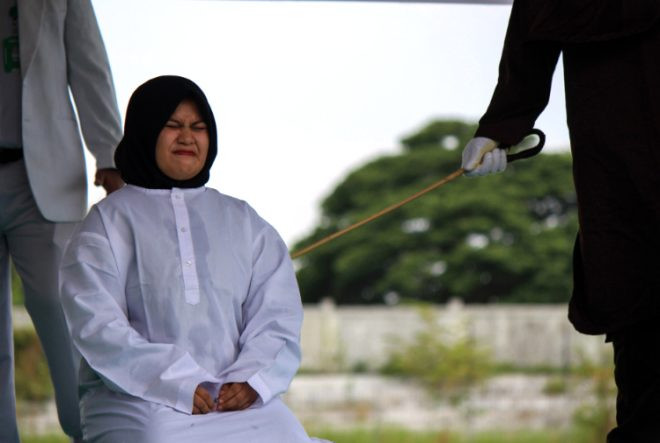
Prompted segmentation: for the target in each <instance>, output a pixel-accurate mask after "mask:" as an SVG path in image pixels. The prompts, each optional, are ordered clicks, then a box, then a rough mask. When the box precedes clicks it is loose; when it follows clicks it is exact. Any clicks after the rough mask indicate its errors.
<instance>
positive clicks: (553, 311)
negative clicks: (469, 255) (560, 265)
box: [13, 302, 611, 371]
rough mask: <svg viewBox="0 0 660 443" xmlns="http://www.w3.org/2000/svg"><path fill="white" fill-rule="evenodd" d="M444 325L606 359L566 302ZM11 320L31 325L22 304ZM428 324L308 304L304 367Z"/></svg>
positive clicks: (525, 347) (508, 359) (455, 314)
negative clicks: (579, 327) (570, 318)
mask: <svg viewBox="0 0 660 443" xmlns="http://www.w3.org/2000/svg"><path fill="white" fill-rule="evenodd" d="M432 310H433V312H434V316H435V318H436V320H437V322H438V324H439V325H440V326H441V327H444V328H447V329H450V330H459V331H462V332H463V333H466V334H469V336H470V337H473V338H474V339H475V340H476V342H477V343H478V344H479V345H480V346H482V347H484V348H486V349H487V350H489V351H490V353H491V356H492V357H493V359H494V360H495V361H496V362H498V363H510V364H511V365H514V366H518V367H526V366H527V367H531V366H548V367H554V368H562V367H567V366H571V365H575V364H579V363H580V362H581V361H583V360H584V359H585V358H587V359H589V360H591V361H599V362H601V361H603V360H604V359H609V358H610V354H611V346H610V345H609V344H605V343H604V337H603V336H586V335H582V334H579V333H578V332H576V331H575V330H574V329H573V327H572V326H571V324H570V323H569V322H568V320H567V318H566V312H567V311H566V310H567V308H566V306H565V305H462V304H461V303H458V302H453V303H450V304H449V305H438V306H436V307H433V308H432ZM13 319H14V326H15V327H25V326H31V324H30V321H29V317H28V316H27V314H26V313H25V310H24V309H22V308H17V309H15V310H14V317H13ZM423 327H424V322H423V321H422V317H421V308H418V307H413V306H396V307H387V306H349V307H344V306H334V305H333V304H332V303H331V302H324V303H321V304H319V305H307V306H305V320H304V323H303V329H302V350H303V361H302V369H303V370H312V371H338V370H347V369H353V368H355V367H357V366H362V367H366V368H369V369H378V368H379V367H381V366H382V365H383V364H384V363H385V362H386V361H387V359H388V357H389V355H390V354H391V352H392V350H393V349H395V347H396V346H397V345H398V344H402V343H406V342H409V341H411V340H412V339H413V338H414V337H415V334H416V333H417V332H418V331H420V329H421V328H423Z"/></svg>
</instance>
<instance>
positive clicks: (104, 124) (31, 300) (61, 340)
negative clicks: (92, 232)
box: [0, 0, 123, 443]
mask: <svg viewBox="0 0 660 443" xmlns="http://www.w3.org/2000/svg"><path fill="white" fill-rule="evenodd" d="M0 39H2V50H3V66H2V69H0V94H1V96H2V99H1V100H0V286H1V288H0V441H1V442H3V443H15V442H18V441H19V437H18V429H17V425H16V412H15V394H14V373H13V364H14V362H13V340H12V322H11V293H10V292H11V291H10V288H11V286H10V257H11V260H12V261H13V263H14V265H15V267H16V270H17V271H18V274H19V276H20V277H21V280H22V283H23V288H24V293H25V305H26V308H27V310H28V313H29V314H30V316H31V317H32V321H33V323H34V325H35V327H36V330H37V333H38V335H39V338H40V340H41V343H42V346H43V349H44V351H45V354H46V357H47V360H48V365H49V368H50V372H51V377H52V380H53V385H54V387H55V398H56V401H57V409H58V414H59V419H60V424H61V426H62V428H63V430H64V431H65V432H66V433H67V434H68V435H70V436H72V437H74V438H78V437H80V435H81V431H80V419H79V413H78V408H77V405H78V398H77V392H76V388H77V374H76V368H75V366H76V363H75V362H74V358H73V355H72V351H71V349H72V348H71V341H70V338H69V335H68V332H67V328H66V322H65V320H64V316H63V314H62V311H61V307H60V303H59V298H58V281H57V269H58V267H59V260H60V258H61V254H62V250H63V247H64V245H65V243H66V241H67V240H68V237H69V235H70V233H71V232H72V230H73V227H74V226H75V223H76V222H78V221H80V220H81V219H82V218H83V217H84V215H85V213H86V211H87V184H86V181H87V179H86V177H87V175H86V172H85V160H84V153H83V144H82V140H81V138H80V135H79V130H78V124H80V129H81V130H82V135H83V137H84V140H85V144H86V146H87V148H88V149H89V151H90V152H91V153H92V155H93V156H94V157H95V159H96V167H97V172H96V180H95V181H96V184H97V185H101V186H103V187H104V188H105V189H106V191H107V192H112V191H114V190H115V189H118V188H119V187H120V186H122V184H123V182H122V181H121V178H120V176H119V173H118V172H117V171H116V169H114V161H113V154H114V149H115V147H116V146H117V142H118V141H119V139H120V138H121V123H120V117H119V110H118V106H117V102H116V98H115V90H114V86H113V81H112V76H111V72H110V67H109V62H108V57H107V54H106V51H105V47H104V44H103V41H102V38H101V33H100V31H99V28H98V24H97V22H96V18H95V15H94V11H93V9H92V5H91V2H90V1H89V0H29V1H17V0H0ZM69 91H71V94H72V95H73V98H74V100H75V106H76V110H77V115H78V117H79V118H77V117H76V113H74V109H73V103H72V102H71V99H70V93H69Z"/></svg>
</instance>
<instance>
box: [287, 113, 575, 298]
mask: <svg viewBox="0 0 660 443" xmlns="http://www.w3.org/2000/svg"><path fill="white" fill-rule="evenodd" d="M474 130H475V126H474V125H470V124H466V123H463V122H459V121H436V122H433V123H431V124H429V125H427V126H426V127H424V128H423V129H422V130H421V131H419V132H418V133H416V134H413V135H411V136H409V137H407V138H405V139H404V140H402V150H401V152H400V153H398V154H396V155H390V156H384V157H380V158H378V159H376V160H374V161H371V162H369V163H367V164H365V165H364V166H362V167H359V168H358V169H356V170H354V171H353V172H351V173H349V174H348V176H347V177H346V178H345V179H344V180H343V181H342V182H341V183H340V184H339V185H338V186H337V187H336V188H335V189H334V191H333V192H332V193H331V194H330V195H329V196H328V197H327V198H326V199H325V200H324V201H323V202H322V205H321V210H322V218H321V223H320V226H318V227H317V228H316V229H315V230H314V232H312V233H311V234H310V235H309V236H307V237H306V238H304V239H302V240H301V241H300V242H298V244H297V245H295V247H294V250H297V249H299V248H302V247H304V246H306V245H308V244H311V243H312V242H314V241H316V240H318V239H320V238H322V237H324V236H326V235H328V234H331V233H333V232H336V231H337V230H339V229H341V228H344V227H346V226H348V225H350V224H351V223H354V222H356V221H358V220H361V219H363V218H364V217H366V216H368V215H370V214H372V213H374V212H376V211H378V210H380V209H382V208H384V207H385V206H387V205H390V204H392V203H395V202H397V201H399V200H401V199H403V198H405V197H407V196H408V195H410V194H412V193H414V192H416V191H418V190H420V189H422V188H423V187H425V186H428V185H429V184H430V183H433V182H434V181H436V180H438V179H439V178H441V177H444V176H446V175H448V174H450V173H451V172H453V171H455V170H456V169H458V167H459V166H460V152H461V148H462V146H464V145H465V143H466V142H467V141H468V140H469V139H470V137H471V136H472V134H473V133H474ZM576 212H577V211H576V199H575V193H574V189H573V182H572V176H571V158H570V155H569V154H567V153H562V154H541V155H540V156H538V157H535V158H534V159H532V160H524V161H520V162H516V163H512V164H510V165H509V166H508V168H507V171H506V172H505V173H504V174H497V175H493V176H488V177H479V178H466V177H461V178H459V179H457V180H455V181H453V182H452V183H450V184H448V185H446V186H445V187H443V188H441V189H438V190H436V191H434V192H432V193H430V194H427V195H425V196H424V197H422V198H420V199H418V200H415V201H414V202H412V203H409V204H408V205H406V206H404V207H402V208H400V209H398V210H397V211H395V212H393V213H390V214H388V215H386V216H385V217H383V218H380V219H378V220H376V221H374V222H372V223H370V224H368V225H366V226H364V227H362V228H360V229H358V230H355V231H353V232H351V233H349V234H347V235H345V236H343V237H341V238H339V239H337V240H335V241H333V242H330V243H328V244H327V245H324V246H323V247H321V248H319V249H317V250H315V251H313V252H311V253H309V254H307V255H305V256H303V257H301V258H300V259H298V263H297V264H298V269H299V270H298V279H299V282H300V286H301V290H302V295H303V300H304V301H305V302H316V301H318V300H320V299H321V298H323V297H331V298H333V299H334V300H335V301H336V302H338V303H362V304H364V303H367V304H368V303H383V302H393V301H397V300H400V299H416V300H426V301H432V302H444V301H447V300H448V299H449V298H451V297H461V298H462V299H463V300H464V301H466V302H479V303H483V302H494V301H506V302H563V301H566V300H567V299H568V296H569V294H570V287H571V270H570V266H571V264H570V260H571V253H572V245H573V241H574V238H575V232H576V226H577V221H576V220H577V215H576Z"/></svg>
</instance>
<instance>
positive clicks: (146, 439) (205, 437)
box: [80, 386, 320, 443]
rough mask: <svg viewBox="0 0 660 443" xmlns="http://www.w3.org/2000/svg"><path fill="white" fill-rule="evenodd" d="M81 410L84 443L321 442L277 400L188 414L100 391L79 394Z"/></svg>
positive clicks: (101, 388) (118, 394) (96, 389)
mask: <svg viewBox="0 0 660 443" xmlns="http://www.w3.org/2000/svg"><path fill="white" fill-rule="evenodd" d="M80 411H81V414H82V423H83V425H82V426H83V435H84V440H85V442H86V443H185V442H206V443H212V442H218V443H312V442H320V440H316V439H311V438H310V437H309V436H307V433H306V432H305V430H304V429H303V427H302V425H301V424H300V422H299V421H298V419H296V417H295V416H294V415H293V413H292V412H291V411H290V410H289V408H287V407H286V405H284V403H282V401H281V400H280V399H279V398H274V399H273V400H271V401H270V402H268V403H267V404H266V405H259V406H253V407H251V408H249V409H246V410H243V411H233V412H211V413H208V414H203V415H190V414H184V413H182V412H180V411H177V410H175V409H172V408H170V407H168V406H163V405H159V404H157V403H152V402H148V401H146V400H142V399H140V398H137V397H132V396H129V395H126V394H121V393H118V392H115V391H111V390H110V389H108V388H106V387H105V386H99V387H97V388H92V389H91V390H89V391H88V392H86V393H85V394H84V395H83V397H82V398H81V399H80Z"/></svg>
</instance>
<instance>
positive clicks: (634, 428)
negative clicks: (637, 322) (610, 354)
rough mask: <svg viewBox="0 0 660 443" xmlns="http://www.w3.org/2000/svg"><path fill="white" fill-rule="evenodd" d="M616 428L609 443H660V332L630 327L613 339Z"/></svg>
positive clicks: (650, 327) (651, 326)
mask: <svg viewBox="0 0 660 443" xmlns="http://www.w3.org/2000/svg"><path fill="white" fill-rule="evenodd" d="M612 343H613V345H614V364H615V369H614V378H615V381H616V385H617V389H618V394H617V423H618V426H617V428H615V429H613V430H612V431H611V432H610V433H609V435H608V436H607V442H608V443H624V442H625V443H652V442H660V352H658V343H660V329H659V328H658V324H657V323H647V324H645V325H642V326H639V327H630V328H628V329H627V330H626V331H625V332H622V333H620V334H619V335H617V336H616V337H614V338H613V341H612Z"/></svg>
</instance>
